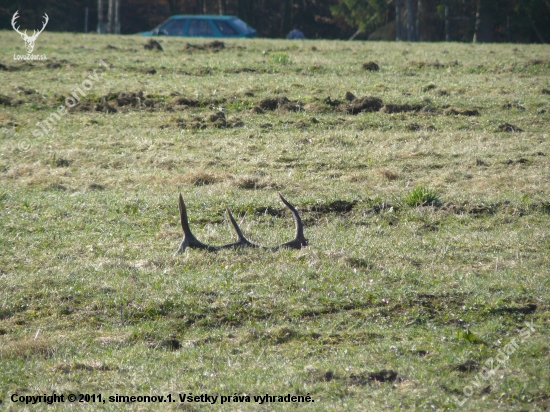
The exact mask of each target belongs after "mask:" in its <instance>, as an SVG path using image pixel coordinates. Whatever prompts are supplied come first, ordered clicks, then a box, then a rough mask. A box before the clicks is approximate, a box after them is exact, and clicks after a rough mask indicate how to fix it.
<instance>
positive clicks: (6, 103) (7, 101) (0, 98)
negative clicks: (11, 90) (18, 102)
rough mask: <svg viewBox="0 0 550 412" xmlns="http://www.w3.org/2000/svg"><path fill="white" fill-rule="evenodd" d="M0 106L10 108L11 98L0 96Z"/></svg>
mask: <svg viewBox="0 0 550 412" xmlns="http://www.w3.org/2000/svg"><path fill="white" fill-rule="evenodd" d="M0 105H1V106H11V98H10V97H8V96H6V95H3V94H0Z"/></svg>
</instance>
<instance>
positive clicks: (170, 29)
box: [158, 19, 187, 36]
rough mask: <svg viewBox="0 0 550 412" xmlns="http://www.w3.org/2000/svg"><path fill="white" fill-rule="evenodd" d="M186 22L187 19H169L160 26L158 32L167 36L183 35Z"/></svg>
mask: <svg viewBox="0 0 550 412" xmlns="http://www.w3.org/2000/svg"><path fill="white" fill-rule="evenodd" d="M185 23H187V20H186V19H172V20H168V21H167V22H166V23H164V24H163V25H162V26H160V27H159V30H158V34H160V35H163V34H164V35H166V36H183V29H184V28H185Z"/></svg>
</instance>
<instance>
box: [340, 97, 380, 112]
mask: <svg viewBox="0 0 550 412" xmlns="http://www.w3.org/2000/svg"><path fill="white" fill-rule="evenodd" d="M381 108H382V99H379V98H378V97H371V96H365V97H360V98H356V99H354V100H352V101H351V102H350V103H349V104H348V105H347V106H346V107H345V109H344V111H345V112H346V113H350V114H358V113H361V112H377V111H379V110H380V109H381Z"/></svg>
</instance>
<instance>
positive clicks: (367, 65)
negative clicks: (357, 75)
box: [363, 62, 380, 72]
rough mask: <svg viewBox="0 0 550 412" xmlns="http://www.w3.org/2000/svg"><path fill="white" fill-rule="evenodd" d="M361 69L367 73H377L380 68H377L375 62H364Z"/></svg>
mask: <svg viewBox="0 0 550 412" xmlns="http://www.w3.org/2000/svg"><path fill="white" fill-rule="evenodd" d="M363 69H365V70H367V71H369V72H377V71H379V70H380V66H378V64H376V62H366V63H363Z"/></svg>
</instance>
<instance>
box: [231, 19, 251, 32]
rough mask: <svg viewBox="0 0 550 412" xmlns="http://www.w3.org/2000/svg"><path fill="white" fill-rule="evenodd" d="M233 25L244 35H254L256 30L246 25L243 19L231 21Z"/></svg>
mask: <svg viewBox="0 0 550 412" xmlns="http://www.w3.org/2000/svg"><path fill="white" fill-rule="evenodd" d="M231 24H232V25H233V26H235V27H236V28H237V29H239V31H240V32H241V33H242V34H248V33H252V32H253V31H254V29H252V28H251V27H250V26H249V25H248V24H246V23H245V22H244V21H242V20H241V19H233V20H231Z"/></svg>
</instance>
